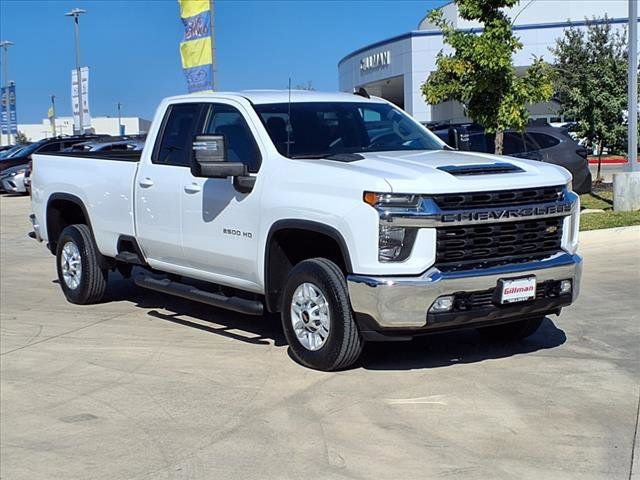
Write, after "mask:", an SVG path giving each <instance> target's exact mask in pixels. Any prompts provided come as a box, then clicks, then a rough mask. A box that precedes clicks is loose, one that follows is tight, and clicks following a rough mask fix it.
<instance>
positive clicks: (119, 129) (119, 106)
mask: <svg viewBox="0 0 640 480" xmlns="http://www.w3.org/2000/svg"><path fill="white" fill-rule="evenodd" d="M121 108H122V104H121V103H120V102H118V135H120V136H122V135H124V132H123V131H122V114H121V112H120V109H121Z"/></svg>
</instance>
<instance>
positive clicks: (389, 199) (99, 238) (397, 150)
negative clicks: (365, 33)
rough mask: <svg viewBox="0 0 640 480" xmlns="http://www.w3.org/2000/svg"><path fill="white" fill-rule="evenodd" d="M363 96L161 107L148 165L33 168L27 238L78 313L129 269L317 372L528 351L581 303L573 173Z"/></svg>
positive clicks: (270, 94)
mask: <svg viewBox="0 0 640 480" xmlns="http://www.w3.org/2000/svg"><path fill="white" fill-rule="evenodd" d="M363 95H364V94H361V95H359V96H356V95H351V94H346V93H341V94H328V93H327V94H325V93H317V92H276V91H252V92H240V93H208V94H194V95H187V96H179V97H173V98H168V99H165V100H164V101H163V102H162V103H161V105H160V106H159V108H158V110H157V113H156V115H155V119H154V122H153V124H152V126H151V130H150V132H149V135H148V138H147V142H146V144H145V147H144V150H143V151H142V152H141V153H140V152H109V153H106V154H105V153H101V152H96V153H86V154H74V153H68V154H65V153H62V154H52V155H44V154H43V155H35V156H34V160H33V173H32V208H33V214H32V215H31V219H32V222H33V226H34V232H33V233H32V236H34V237H36V238H37V239H39V240H43V241H45V242H47V246H48V248H49V250H50V251H51V253H53V254H55V255H56V262H57V270H58V277H59V280H60V286H61V288H62V291H63V292H64V295H65V296H66V298H67V299H68V300H69V301H70V302H72V303H78V304H88V303H93V302H99V301H100V300H101V299H102V297H103V295H104V292H105V289H106V283H107V272H108V271H109V270H112V269H117V270H119V271H120V272H121V273H122V274H123V275H124V276H128V275H131V271H132V266H139V267H140V268H136V270H135V272H137V273H136V275H134V277H135V283H136V284H137V285H139V286H141V287H145V288H149V289H152V290H156V291H160V292H164V293H167V294H172V295H178V296H181V297H186V298H189V299H193V300H196V301H200V302H204V303H207V304H210V305H214V306H217V307H222V308H227V309H231V310H235V311H238V312H242V313H245V314H252V315H262V314H263V313H265V312H280V314H281V317H282V326H283V329H284V332H285V335H286V338H287V340H288V342H289V345H290V349H291V352H292V355H293V356H294V358H295V359H296V360H297V361H299V362H300V363H302V364H304V365H306V366H309V367H312V368H316V369H322V370H335V369H340V368H345V367H347V366H349V365H350V364H352V363H353V362H355V361H356V359H357V358H358V356H359V354H360V352H361V350H362V346H363V343H364V342H365V341H375V340H385V339H394V340H408V339H411V338H412V337H414V336H416V335H420V334H426V333H431V332H441V331H445V330H453V329H459V328H478V329H479V330H480V332H482V333H484V334H485V335H487V336H488V337H491V338H498V339H503V340H505V339H507V340H508V339H520V338H524V337H526V336H528V335H530V334H532V333H533V332H534V331H535V330H536V329H537V328H538V326H539V325H540V323H541V322H542V320H543V318H544V317H545V315H547V314H552V313H554V314H558V313H560V310H561V309H562V308H563V307H565V306H567V305H569V304H571V303H572V302H573V301H574V300H575V299H576V297H577V295H578V290H579V286H580V274H581V258H580V257H579V256H578V255H577V254H576V248H577V236H578V221H579V218H578V216H579V199H578V197H577V195H576V194H574V193H573V192H572V191H571V187H570V185H571V176H570V175H569V173H568V172H567V171H566V170H564V169H563V168H560V167H556V166H554V165H549V164H545V163H541V162H534V161H528V160H522V159H515V158H510V157H498V156H493V155H486V154H479V153H471V152H464V153H463V152H458V151H455V150H452V149H451V148H449V147H447V146H446V145H445V144H444V143H443V142H442V141H440V140H439V139H438V138H437V137H435V136H434V135H433V134H431V133H430V132H429V131H428V130H427V129H426V128H424V127H423V126H421V125H420V124H419V123H417V122H415V121H414V120H413V119H412V118H410V117H409V116H408V115H407V114H405V113H404V112H402V111H401V110H399V109H398V108H396V107H395V106H393V105H392V104H390V103H388V102H386V101H385V100H382V99H378V98H368V97H367V96H366V95H364V96H363ZM365 97H367V98H365Z"/></svg>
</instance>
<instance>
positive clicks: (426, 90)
mask: <svg viewBox="0 0 640 480" xmlns="http://www.w3.org/2000/svg"><path fill="white" fill-rule="evenodd" d="M517 3H518V0H457V1H456V4H457V6H458V12H459V14H460V16H461V17H462V18H464V19H465V20H477V21H479V22H480V23H482V24H483V26H484V29H483V31H482V32H481V33H474V32H462V31H456V29H455V28H454V27H453V25H451V23H450V22H448V21H446V20H445V19H444V17H443V15H442V11H441V10H433V11H432V12H431V13H430V14H429V21H430V22H432V23H434V24H435V25H436V26H438V27H439V28H440V30H442V35H443V40H444V43H445V44H446V45H450V46H451V48H452V50H453V53H450V54H445V53H443V52H442V51H441V52H440V53H439V54H438V56H437V59H436V70H435V71H433V72H431V74H430V75H429V77H428V78H427V80H426V82H425V83H424V84H423V85H422V93H423V95H424V97H425V99H426V101H427V102H428V103H431V104H435V103H439V102H443V101H447V100H457V101H458V102H461V103H462V104H463V105H464V106H465V110H466V114H467V115H468V116H469V117H470V118H471V119H472V120H473V121H474V122H476V123H479V124H480V125H482V126H483V127H484V128H485V129H486V131H488V132H495V133H496V142H495V153H497V154H501V153H502V144H503V141H502V140H503V132H504V130H506V129H508V128H514V129H518V130H523V129H524V127H525V126H526V124H527V121H528V120H529V112H528V111H527V105H528V104H531V103H537V102H542V101H546V100H549V99H550V98H551V97H552V96H553V82H552V80H551V74H550V71H549V67H548V65H547V64H545V63H544V62H543V61H542V59H541V58H534V59H533V63H532V65H531V66H530V67H529V68H528V69H527V71H526V72H525V73H524V74H523V75H517V74H516V70H515V68H514V67H513V63H512V57H513V54H514V52H516V51H518V50H520V49H521V48H522V43H520V40H519V39H518V37H516V36H515V35H514V34H513V30H512V25H511V21H510V19H509V18H508V17H507V16H506V15H505V14H504V12H503V11H502V10H501V9H502V8H504V7H512V6H514V5H516V4H517Z"/></svg>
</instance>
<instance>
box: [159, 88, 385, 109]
mask: <svg viewBox="0 0 640 480" xmlns="http://www.w3.org/2000/svg"><path fill="white" fill-rule="evenodd" d="M195 97H198V98H211V99H214V98H239V97H241V98H246V99H247V100H249V101H250V102H252V103H254V104H256V105H260V104H265V103H287V102H288V101H289V90H243V91H240V92H201V93H192V94H188V95H177V96H175V97H170V98H168V99H167V100H169V101H170V102H171V101H175V100H185V99H190V98H195ZM367 101H368V102H375V103H384V102H385V101H384V100H382V99H381V98H378V97H371V98H370V99H367V98H364V97H361V96H357V95H354V94H353V93H344V92H316V91H315V90H291V102H292V103H299V102H367Z"/></svg>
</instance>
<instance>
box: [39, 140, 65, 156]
mask: <svg viewBox="0 0 640 480" xmlns="http://www.w3.org/2000/svg"><path fill="white" fill-rule="evenodd" d="M59 151H60V142H53V143H49V144H48V145H45V146H44V147H42V148H40V149H39V150H38V153H40V152H59Z"/></svg>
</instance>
